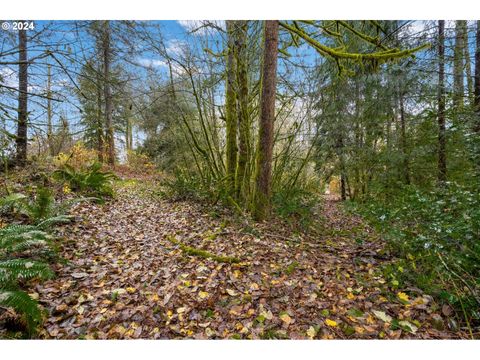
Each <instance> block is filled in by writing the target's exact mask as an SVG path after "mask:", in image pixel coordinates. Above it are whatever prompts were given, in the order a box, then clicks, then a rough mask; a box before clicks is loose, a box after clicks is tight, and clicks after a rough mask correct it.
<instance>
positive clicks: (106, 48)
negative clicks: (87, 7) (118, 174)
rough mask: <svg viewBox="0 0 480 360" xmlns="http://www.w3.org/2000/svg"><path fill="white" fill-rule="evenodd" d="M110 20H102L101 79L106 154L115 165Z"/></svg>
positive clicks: (111, 163)
mask: <svg viewBox="0 0 480 360" xmlns="http://www.w3.org/2000/svg"><path fill="white" fill-rule="evenodd" d="M110 32H111V29H110V22H109V21H108V20H107V21H105V22H104V28H103V77H104V79H103V81H104V92H105V95H104V96H105V130H106V132H107V133H106V138H107V156H108V163H109V164H110V165H112V166H114V165H115V139H114V135H113V124H112V112H113V108H112V90H111V86H110V62H111V52H112V51H111V47H110Z"/></svg>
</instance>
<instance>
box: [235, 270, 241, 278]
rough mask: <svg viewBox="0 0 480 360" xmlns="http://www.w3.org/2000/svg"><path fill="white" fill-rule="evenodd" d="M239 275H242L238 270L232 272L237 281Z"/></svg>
mask: <svg viewBox="0 0 480 360" xmlns="http://www.w3.org/2000/svg"><path fill="white" fill-rule="evenodd" d="M241 275H242V273H241V271H240V270H235V271H234V272H233V276H235V278H237V279H238V278H239V277H240V276H241Z"/></svg>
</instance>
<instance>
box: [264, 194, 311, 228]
mask: <svg viewBox="0 0 480 360" xmlns="http://www.w3.org/2000/svg"><path fill="white" fill-rule="evenodd" d="M319 201H320V200H319V198H318V196H316V195H315V194H313V193H312V192H310V191H308V190H305V189H302V188H293V189H290V190H279V191H276V192H275V193H274V194H273V200H272V203H273V210H274V211H275V213H276V214H277V215H279V216H280V217H281V218H283V219H285V220H287V221H288V222H290V223H291V224H293V225H295V226H299V227H301V228H307V227H308V226H309V225H310V224H311V222H312V220H313V215H314V207H315V206H316V205H318V203H319Z"/></svg>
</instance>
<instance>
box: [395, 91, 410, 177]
mask: <svg viewBox="0 0 480 360" xmlns="http://www.w3.org/2000/svg"><path fill="white" fill-rule="evenodd" d="M398 95H399V105H400V137H401V139H400V142H401V146H402V157H403V169H402V172H403V180H404V181H405V184H407V185H410V162H409V159H408V153H407V124H406V121H405V105H404V99H403V97H404V94H403V91H402V90H400V92H399V94H398Z"/></svg>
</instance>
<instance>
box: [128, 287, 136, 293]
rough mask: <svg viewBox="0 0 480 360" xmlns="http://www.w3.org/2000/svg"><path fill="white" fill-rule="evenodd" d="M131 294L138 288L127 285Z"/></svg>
mask: <svg viewBox="0 0 480 360" xmlns="http://www.w3.org/2000/svg"><path fill="white" fill-rule="evenodd" d="M126 290H127V291H128V292H129V293H130V294H133V293H134V292H135V291H137V289H135V288H134V287H127V289H126Z"/></svg>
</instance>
